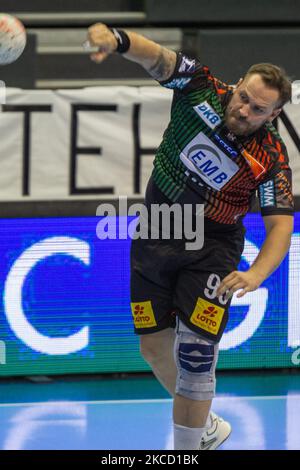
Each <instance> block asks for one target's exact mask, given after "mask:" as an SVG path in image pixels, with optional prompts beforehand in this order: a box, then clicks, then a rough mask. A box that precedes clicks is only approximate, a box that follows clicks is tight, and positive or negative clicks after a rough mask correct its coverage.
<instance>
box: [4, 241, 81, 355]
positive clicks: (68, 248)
mask: <svg viewBox="0 0 300 470" xmlns="http://www.w3.org/2000/svg"><path fill="white" fill-rule="evenodd" d="M56 254H63V255H67V256H72V257H74V258H76V259H79V260H80V261H82V262H83V263H84V264H86V265H89V263H90V247H89V245H88V243H86V242H84V241H83V240H80V239H78V238H72V237H50V238H45V239H44V240H42V241H40V242H38V243H35V244H34V245H32V246H30V247H29V248H27V250H25V251H24V252H23V253H22V254H21V256H19V258H18V259H17V260H16V261H15V262H14V264H13V265H12V267H11V269H10V271H9V273H8V276H7V278H6V282H5V288H4V308H5V313H6V316H7V320H8V323H9V325H10V327H11V329H12V330H13V332H14V333H15V335H16V336H17V337H18V338H19V339H20V340H21V341H23V342H24V343H25V344H26V345H27V346H29V347H30V348H32V349H33V350H35V351H38V352H40V353H44V354H50V355H63V354H70V353H73V352H76V351H80V350H81V349H84V348H85V347H86V346H87V345H88V343H89V327H88V326H85V327H83V328H82V329H81V330H80V331H78V332H77V333H75V334H74V335H70V336H68V337H63V338H51V337H49V336H45V335H42V334H41V333H39V332H38V331H37V330H36V329H35V328H34V327H33V326H32V325H31V324H30V323H29V321H28V320H27V318H26V316H25V314H24V312H23V308H22V289H23V285H24V282H25V279H26V277H27V275H28V274H29V273H30V271H31V270H32V269H33V268H34V267H35V265H36V264H37V263H38V262H39V261H41V260H43V259H45V258H48V257H49V256H53V255H56Z"/></svg>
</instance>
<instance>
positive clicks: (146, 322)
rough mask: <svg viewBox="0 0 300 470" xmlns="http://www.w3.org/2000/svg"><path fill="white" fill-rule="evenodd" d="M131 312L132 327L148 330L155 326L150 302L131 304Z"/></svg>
mask: <svg viewBox="0 0 300 470" xmlns="http://www.w3.org/2000/svg"><path fill="white" fill-rule="evenodd" d="M131 312H132V315H133V321H134V326H135V327H136V328H150V327H152V326H157V323H156V320H155V316H154V313H153V310H152V305H151V300H147V301H146V302H132V303H131Z"/></svg>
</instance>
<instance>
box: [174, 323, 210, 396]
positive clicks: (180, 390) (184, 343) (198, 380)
mask: <svg viewBox="0 0 300 470" xmlns="http://www.w3.org/2000/svg"><path fill="white" fill-rule="evenodd" d="M218 351H219V345H218V344H213V343H212V342H211V341H208V340H206V339H204V338H203V337H201V336H200V335H197V333H194V332H193V331H191V330H190V329H189V328H188V327H186V326H185V325H184V324H183V323H182V322H181V320H179V319H178V321H177V332H176V340H175V346H174V358H175V363H176V366H177V371H178V373H177V381H176V393H177V394H178V395H181V396H184V397H186V398H190V399H192V400H199V401H202V400H211V399H212V398H213V397H214V396H215V388H216V378H215V369H216V364H217V360H218Z"/></svg>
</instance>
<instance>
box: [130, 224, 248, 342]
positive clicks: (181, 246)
mask: <svg viewBox="0 0 300 470" xmlns="http://www.w3.org/2000/svg"><path fill="white" fill-rule="evenodd" d="M218 225H221V224H218ZM244 232H245V230H244V228H243V226H242V228H241V227H239V228H238V229H236V230H232V231H230V232H225V233H222V231H221V230H219V231H216V232H209V233H205V237H204V245H203V248H202V249H200V250H197V251H196V250H194V251H192V250H191V251H188V250H186V249H185V243H186V241H185V240H184V239H183V240H176V239H171V240H163V239H160V240H151V239H147V240H143V239H141V238H139V239H136V240H132V245H131V308H132V314H133V318H134V327H135V332H136V333H137V334H148V333H154V332H157V331H160V330H163V329H165V328H168V327H175V320H176V315H178V316H179V318H180V319H181V320H182V322H183V323H184V324H185V325H186V326H188V327H189V328H190V329H191V330H193V331H195V332H196V333H198V334H200V335H202V336H204V337H205V338H207V339H209V340H212V341H213V342H219V341H220V339H221V336H222V334H223V332H224V329H225V326H226V324H227V321H228V309H229V306H230V301H231V298H229V299H228V298H226V296H225V295H223V296H220V297H217V296H216V289H217V287H218V285H219V284H220V282H221V280H222V279H223V278H224V277H225V276H227V275H228V274H229V273H230V272H232V271H234V270H236V269H237V267H238V264H239V262H240V259H241V254H242V252H243V247H244Z"/></svg>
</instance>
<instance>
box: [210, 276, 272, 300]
mask: <svg viewBox="0 0 300 470" xmlns="http://www.w3.org/2000/svg"><path fill="white" fill-rule="evenodd" d="M262 282H263V279H260V278H259V276H258V275H257V274H256V273H254V272H251V271H250V270H249V271H246V272H242V271H233V272H232V273H230V274H228V276H226V277H225V278H224V279H223V280H222V282H221V284H220V285H219V287H218V290H217V295H218V296H219V295H222V294H224V293H225V292H228V294H229V296H230V297H231V296H232V295H233V294H234V293H235V292H236V291H237V290H240V289H242V290H241V292H239V293H238V294H237V297H243V296H244V295H245V294H246V293H247V292H252V291H254V290H256V289H257V288H258V287H259V286H260V284H261V283H262Z"/></svg>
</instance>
